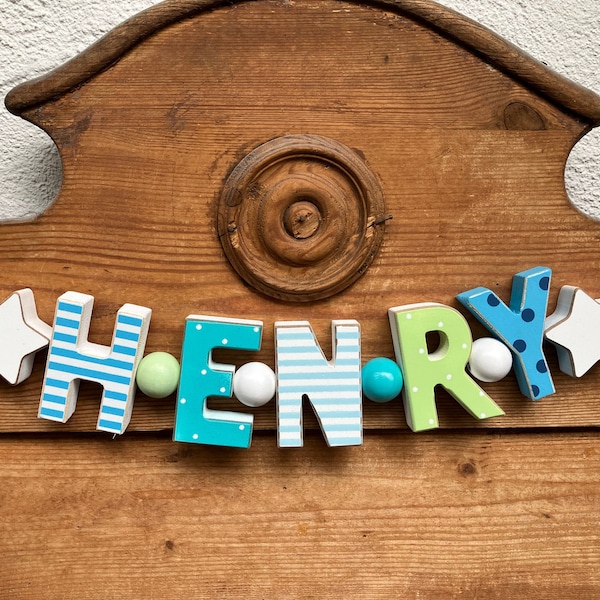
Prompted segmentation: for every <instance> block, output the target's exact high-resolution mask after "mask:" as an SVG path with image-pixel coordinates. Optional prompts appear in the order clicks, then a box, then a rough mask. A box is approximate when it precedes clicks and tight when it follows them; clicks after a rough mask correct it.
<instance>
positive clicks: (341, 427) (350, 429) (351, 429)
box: [321, 423, 362, 435]
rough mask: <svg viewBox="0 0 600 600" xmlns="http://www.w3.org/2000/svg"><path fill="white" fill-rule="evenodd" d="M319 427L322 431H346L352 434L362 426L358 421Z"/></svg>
mask: <svg viewBox="0 0 600 600" xmlns="http://www.w3.org/2000/svg"><path fill="white" fill-rule="evenodd" d="M321 429H322V430H323V431H347V432H349V434H350V435H352V433H353V432H355V431H356V432H359V431H360V430H361V429H362V426H361V424H360V423H357V424H356V425H327V426H326V427H325V426H324V427H321Z"/></svg>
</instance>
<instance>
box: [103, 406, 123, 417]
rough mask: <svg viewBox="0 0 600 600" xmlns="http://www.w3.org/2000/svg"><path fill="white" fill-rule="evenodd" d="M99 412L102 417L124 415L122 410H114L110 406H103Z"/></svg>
mask: <svg viewBox="0 0 600 600" xmlns="http://www.w3.org/2000/svg"><path fill="white" fill-rule="evenodd" d="M101 412H102V414H103V415H115V416H116V417H122V416H123V415H124V414H125V411H124V410H123V409H122V408H114V407H112V406H103V407H102V411H101Z"/></svg>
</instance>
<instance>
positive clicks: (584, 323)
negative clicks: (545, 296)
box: [544, 285, 600, 377]
mask: <svg viewBox="0 0 600 600" xmlns="http://www.w3.org/2000/svg"><path fill="white" fill-rule="evenodd" d="M544 329H545V332H544V334H545V337H546V339H547V340H548V341H549V342H551V343H552V344H554V346H556V352H557V354H558V364H559V367H560V370H561V371H563V372H564V373H567V374H568V375H570V376H571V377H582V376H583V375H585V374H586V373H587V372H588V371H589V370H590V369H591V368H592V367H593V366H594V365H595V364H596V363H597V362H598V361H599V360H600V302H597V301H596V300H594V299H593V298H591V297H590V296H588V295H587V294H586V293H585V292H584V291H583V290H582V289H580V288H577V287H574V286H570V285H565V286H564V287H562V288H561V290H560V293H559V295H558V302H557V305H556V310H555V311H554V313H552V314H551V315H549V316H548V317H547V318H546V322H545V326H544Z"/></svg>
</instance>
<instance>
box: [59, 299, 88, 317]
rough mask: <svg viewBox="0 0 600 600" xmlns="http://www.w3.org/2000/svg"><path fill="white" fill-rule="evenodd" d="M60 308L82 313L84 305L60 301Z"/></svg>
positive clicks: (65, 310)
mask: <svg viewBox="0 0 600 600" xmlns="http://www.w3.org/2000/svg"><path fill="white" fill-rule="evenodd" d="M58 310H62V311H64V312H68V313H73V314H75V315H80V314H82V313H83V306H79V305H77V304H67V303H66V302H59V303H58Z"/></svg>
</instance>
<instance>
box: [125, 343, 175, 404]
mask: <svg viewBox="0 0 600 600" xmlns="http://www.w3.org/2000/svg"><path fill="white" fill-rule="evenodd" d="M179 374H180V367H179V361H178V360H177V359H176V358H175V357H174V356H173V355H172V354H169V353H168V352H153V353H152V354H148V355H147V356H145V357H144V358H143V359H142V360H141V361H140V364H139V365H138V368H137V371H136V375H135V378H136V382H137V384H138V387H139V388H140V391H141V392H143V393H144V394H146V396H149V397H150V398H166V397H167V396H170V395H171V394H172V393H174V392H175V390H176V389H177V386H178V385H179Z"/></svg>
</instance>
